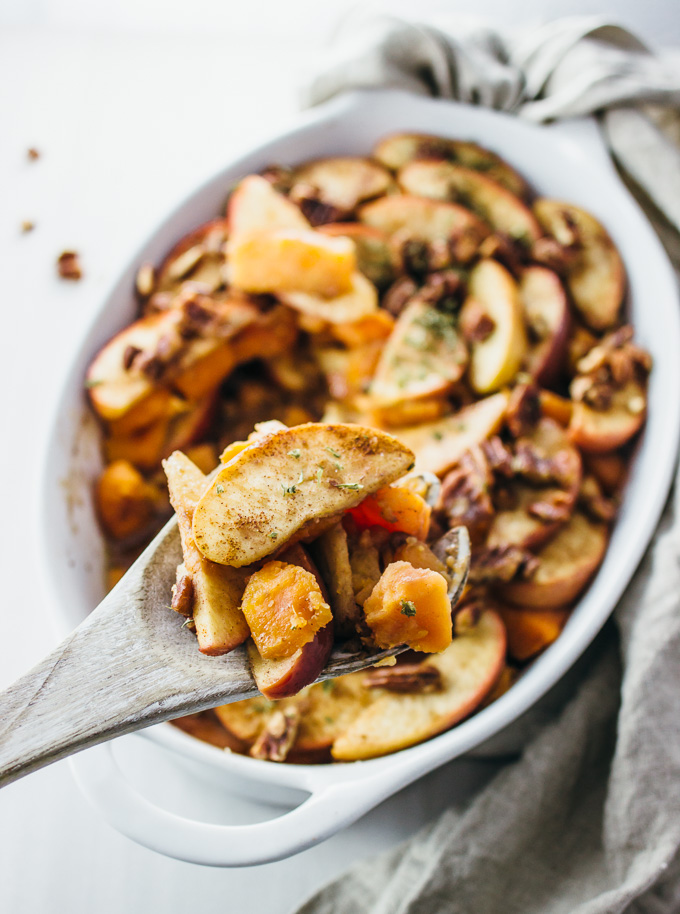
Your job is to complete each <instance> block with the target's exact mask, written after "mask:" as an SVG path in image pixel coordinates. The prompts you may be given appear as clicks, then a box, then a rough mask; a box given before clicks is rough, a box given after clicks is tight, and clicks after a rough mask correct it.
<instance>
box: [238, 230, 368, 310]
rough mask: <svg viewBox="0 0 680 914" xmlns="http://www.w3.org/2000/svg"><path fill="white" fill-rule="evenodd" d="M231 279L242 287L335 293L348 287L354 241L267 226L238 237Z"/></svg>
mask: <svg viewBox="0 0 680 914" xmlns="http://www.w3.org/2000/svg"><path fill="white" fill-rule="evenodd" d="M228 253H229V273H230V279H231V282H232V283H233V285H234V286H236V288H237V289H242V290H243V291H244V292H257V293H262V292H274V293H277V292H306V293H307V294H309V295H321V296H323V297H325V298H332V297H333V296H336V295H341V294H343V293H345V292H349V291H350V289H351V277H352V274H353V273H354V272H355V270H356V253H355V249H354V243H353V242H352V241H350V239H349V238H343V237H337V238H333V237H330V236H328V235H322V234H321V233H320V232H314V231H312V230H311V229H310V230H309V231H307V230H300V229H268V230H261V231H259V232H252V233H250V234H246V235H244V234H242V233H241V234H239V235H237V236H234V238H232V240H231V241H230V242H229V245H228Z"/></svg>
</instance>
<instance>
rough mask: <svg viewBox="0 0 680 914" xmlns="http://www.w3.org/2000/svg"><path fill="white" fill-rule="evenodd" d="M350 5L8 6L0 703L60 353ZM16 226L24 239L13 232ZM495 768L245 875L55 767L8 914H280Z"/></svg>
mask: <svg viewBox="0 0 680 914" xmlns="http://www.w3.org/2000/svg"><path fill="white" fill-rule="evenodd" d="M349 5H350V4H349V3H347V2H345V0H330V2H329V0H324V2H323V3H320V2H315V3H312V2H311V0H293V2H288V3H287V4H281V3H276V4H269V3H264V2H262V0H260V2H252V0H251V2H250V3H247V4H233V5H232V4H231V3H229V2H228V0H225V2H223V3H213V2H212V0H193V2H192V3H191V4H180V3H179V2H174V3H173V2H170V0H167V2H166V3H164V4H162V5H159V4H157V3H154V2H152V0H135V2H132V0H118V3H116V4H107V5H104V4H94V3H92V2H90V3H86V2H85V0H22V2H19V3H11V2H6V0H3V3H2V4H0V87H1V88H0V124H1V125H2V127H1V128H0V201H2V202H1V204H0V252H1V254H0V262H1V263H2V277H3V287H4V288H3V299H2V316H3V325H4V329H5V333H4V334H3V346H2V357H1V358H0V378H1V381H0V385H1V386H0V390H3V391H5V400H4V409H5V417H6V418H5V426H4V427H5V429H6V431H5V433H4V435H3V437H2V442H3V446H2V472H1V473H0V505H2V509H3V513H4V522H3V523H2V524H0V562H1V563H2V566H1V569H2V570H1V573H0V582H1V583H2V599H1V600H0V616H1V619H2V626H3V627H2V637H1V638H0V687H2V686H5V685H7V684H9V683H10V682H11V681H12V680H13V679H15V678H16V677H17V676H19V675H20V674H21V673H22V672H24V671H25V670H27V669H28V668H29V667H30V666H31V665H32V664H33V663H34V662H36V661H37V660H38V659H40V658H41V657H42V656H43V655H44V654H45V653H47V652H48V650H49V649H50V648H51V647H52V646H53V645H54V643H55V639H56V636H55V633H54V632H53V630H52V628H51V623H50V621H49V613H48V611H47V606H46V604H47V602H48V601H49V599H50V596H49V595H46V594H45V593H44V590H43V584H42V581H41V577H40V568H39V564H38V562H37V557H36V552H35V546H34V544H35V543H36V540H37V532H36V531H37V523H38V521H37V517H38V509H39V506H38V505H37V504H36V492H37V486H36V483H35V480H36V478H37V476H38V473H39V469H40V466H39V461H40V454H41V448H42V444H43V435H44V432H45V429H46V427H47V424H48V421H49V417H50V415H51V412H52V409H53V402H54V398H55V396H56V393H57V391H58V388H59V384H60V379H61V377H62V375H63V374H64V372H65V370H66V368H67V366H68V363H69V357H70V353H71V352H72V350H73V349H74V347H75V345H76V343H77V341H78V339H79V338H80V336H81V334H82V332H83V330H84V327H85V326H86V324H87V322H88V320H89V319H90V316H91V315H92V312H93V310H94V309H95V308H96V307H97V305H98V303H99V302H100V301H101V297H102V295H103V293H104V291H105V289H106V288H107V286H108V285H109V283H110V282H111V280H112V279H113V278H114V277H115V276H116V274H117V273H118V272H119V271H120V269H121V267H122V266H123V265H124V264H125V262H126V260H127V259H128V258H129V257H130V256H131V254H132V253H133V252H134V249H135V247H136V246H137V244H138V243H139V242H140V241H141V240H143V238H144V236H145V235H146V234H147V233H148V232H149V231H150V230H151V229H152V228H153V226H154V225H155V223H156V222H157V221H158V220H159V218H160V217H161V216H162V215H163V214H164V213H165V212H166V211H167V210H168V209H169V208H170V207H171V206H172V205H173V204H174V202H176V201H177V200H178V199H180V198H181V197H182V196H183V195H184V194H185V193H187V192H188V191H189V190H190V189H191V188H192V187H193V186H194V185H195V184H196V183H197V182H198V181H200V180H201V179H203V178H204V177H206V176H207V175H209V174H210V173H211V172H213V171H215V170H216V169H218V168H219V167H221V166H222V165H223V163H224V162H225V161H226V160H228V159H229V158H231V157H232V156H233V155H235V154H236V153H237V152H239V151H240V150H244V149H245V148H247V147H248V146H249V145H251V144H252V143H253V142H255V141H257V140H259V139H261V138H264V137H265V136H266V135H268V134H271V133H273V132H275V131H276V130H278V129H279V128H280V127H281V126H284V125H285V123H286V122H287V120H288V119H289V118H290V117H291V116H292V115H293V113H294V112H295V110H296V94H295V87H296V84H297V82H298V81H299V78H300V74H301V71H302V68H303V67H304V66H305V65H306V64H308V63H309V60H310V56H311V54H312V53H313V52H314V50H315V49H316V48H318V46H319V44H320V42H321V40H322V36H323V34H324V33H325V31H326V30H327V28H328V23H329V22H330V21H332V19H333V17H334V16H335V15H336V14H337V13H338V12H339V11H342V10H344V9H346V8H347V7H349ZM99 7H101V9H100V8H99ZM674 7H675V4H674V3H673V2H670V0H669V2H663V3H662V2H656V3H651V4H646V6H645V10H644V19H643V20H642V21H641V22H640V28H641V30H642V32H643V34H644V35H645V36H646V37H648V38H649V39H651V40H654V39H656V40H658V41H660V42H664V43H671V42H673V41H675V42H678V41H680V22H679V21H678V19H677V14H674V13H673V10H674ZM227 8H228V9H229V14H227V12H226V10H227ZM478 9H479V11H480V12H484V11H487V10H488V11H490V12H492V13H498V15H499V16H501V18H503V19H507V18H508V4H507V3H506V2H505V0H504V3H503V4H500V3H498V2H496V0H487V2H486V3H482V4H481V5H479V4H478ZM542 9H544V10H545V11H546V14H547V15H550V13H551V11H552V13H553V14H555V15H556V14H557V13H559V12H564V11H566V12H577V11H579V12H580V11H588V12H592V11H593V10H597V9H598V7H597V5H595V6H593V4H589V3H588V2H581V3H579V4H574V3H571V4H565V3H560V2H555V0H554V2H552V3H551V4H550V5H549V6H546V4H545V3H543V4H542ZM617 9H618V15H619V18H622V19H624V20H625V21H628V22H629V23H630V22H635V21H636V17H637V19H638V21H639V20H640V17H641V16H642V15H643V14H642V13H641V12H640V11H639V10H637V8H636V7H635V6H634V5H633V4H632V2H628V3H626V4H625V5H624V6H623V8H622V5H621V4H619V5H618V7H617ZM536 10H537V8H528V11H529V12H531V13H534V12H536ZM29 146H36V147H37V148H38V149H39V150H40V151H41V153H42V155H41V158H40V159H39V160H38V161H37V162H33V163H31V162H28V160H27V158H26V150H27V148H28V147H29ZM25 219H30V220H33V221H34V222H35V223H36V228H35V231H33V232H32V233H30V234H27V235H22V234H21V233H20V230H19V227H20V224H21V222H22V221H23V220H25ZM70 247H73V248H75V249H77V250H78V251H80V252H81V255H82V260H83V265H84V269H85V273H86V275H85V278H84V279H83V281H82V282H80V283H64V282H62V281H59V280H58V279H57V278H56V277H55V268H54V262H55V259H56V257H57V255H58V254H59V253H60V252H61V251H62V250H64V249H65V248H70ZM118 751H119V752H120V753H121V758H122V759H123V761H124V764H125V766H126V767H127V768H128V769H129V770H130V771H131V772H133V773H134V774H133V776H134V777H135V778H136V779H137V780H138V782H139V783H140V784H143V785H144V788H145V789H146V790H148V791H149V792H150V794H152V795H153V796H152V798H153V799H155V800H157V801H159V802H164V803H166V804H167V805H168V806H169V807H170V808H173V809H175V810H176V811H180V812H186V813H190V814H193V815H198V816H201V815H204V816H205V817H206V818H208V819H210V820H212V821H224V822H228V821H234V822H235V821H251V820H252V821H254V820H255V819H257V818H260V817H262V816H265V815H271V814H272V810H270V809H266V808H264V807H258V806H256V805H255V804H253V803H250V802H247V801H244V800H241V799H239V798H238V797H233V796H232V795H230V794H229V793H228V790H227V789H226V788H227V786H228V785H223V784H220V783H218V782H217V781H216V780H215V775H210V774H202V773H200V772H187V765H186V763H185V762H180V761H178V760H176V759H174V758H173V757H170V756H169V755H167V754H166V753H164V752H163V751H161V750H160V749H159V748H158V747H155V746H153V745H151V744H150V743H149V742H148V741H146V740H144V739H142V738H140V737H127V738H125V739H124V740H121V741H120V745H119V750H118ZM496 768H497V766H496V765H495V764H492V763H489V762H472V761H461V762H457V763H453V764H452V765H449V766H447V767H446V768H444V769H442V770H441V771H440V772H436V773H434V774H433V775H431V776H430V777H429V778H427V779H425V780H424V781H421V782H420V783H419V784H416V785H413V786H412V787H411V788H409V789H407V790H406V791H404V792H402V793H401V794H399V795H398V796H397V797H395V798H393V799H392V800H390V801H388V802H386V803H384V804H383V805H382V806H381V807H379V808H378V809H377V810H375V811H374V812H373V813H371V814H369V815H368V816H366V817H365V818H364V819H363V820H362V821H361V822H359V823H357V824H356V825H355V826H353V827H352V828H350V829H348V830H347V831H346V832H344V833H343V834H340V835H338V836H336V837H335V838H332V839H331V840H330V841H328V842H326V843H325V844H324V845H321V846H319V847H317V848H313V849H311V850H309V851H307V852H305V853H303V854H301V855H299V856H297V857H295V858H292V859H290V860H287V861H282V862H280V863H275V864H270V865H267V866H264V867H260V868H257V869H236V870H210V869H207V868H199V867H196V866H192V865H190V864H185V863H180V862H177V861H174V860H169V859H166V858H163V857H161V856H159V855H157V854H155V853H153V852H151V851H148V850H146V849H144V848H141V847H138V846H136V845H134V844H133V843H132V842H130V841H128V840H127V839H126V838H123V837H122V836H120V835H119V834H117V833H116V832H114V831H113V830H112V829H110V828H109V827H108V826H107V825H106V824H105V823H103V822H102V821H101V820H100V819H99V818H98V816H97V815H96V814H95V813H94V812H93V811H92V810H91V809H90V808H89V806H88V805H87V803H86V802H85V800H84V799H83V798H82V796H81V795H80V793H79V791H78V789H77V788H76V786H75V784H74V782H73V780H72V777H71V773H70V770H69V767H68V763H66V762H61V763H58V764H56V765H54V766H52V767H51V768H48V769H45V770H43V771H40V772H38V773H36V774H34V775H32V776H31V777H30V778H27V779H25V780H23V781H19V782H18V783H16V784H13V785H10V786H9V787H7V788H5V789H4V790H3V791H2V792H1V793H0V911H2V912H8V914H9V912H11V914H33V912H36V914H38V912H40V914H52V912H57V914H61V912H69V914H86V912H87V914H89V912H92V911H95V910H96V911H97V912H98V914H114V912H115V914H118V912H129V914H137V912H139V914H141V912H149V911H154V912H155V911H161V910H162V911H163V912H165V914H180V912H182V914H184V912H186V911H188V910H191V911H192V912H204V911H212V910H215V911H216V910H220V911H230V912H231V911H234V912H236V911H249V912H254V914H265V912H266V914H284V912H287V911H291V910H293V909H294V908H295V907H296V906H297V905H298V904H300V903H301V902H302V901H303V900H304V899H305V898H306V897H307V896H308V895H310V894H311V893H312V892H313V891H314V889H315V888H317V887H319V886H320V885H322V884H323V883H324V882H326V881H327V880H329V879H330V878H332V877H333V876H335V875H336V874H339V873H340V872H341V871H342V870H343V869H345V868H346V867H347V866H349V865H350V864H351V863H352V862H353V861H355V860H358V859H361V858H363V857H366V856H367V855H369V854H371V853H374V852H376V851H378V850H380V849H382V848H387V847H391V846H393V845H394V844H395V843H396V842H398V841H399V840H401V839H403V838H405V837H407V836H408V835H410V834H411V833H413V831H414V830H415V829H416V828H418V827H419V826H420V825H422V824H423V823H425V822H427V821H428V820H430V819H431V818H432V817H433V816H434V815H436V812H437V810H438V809H439V808H441V805H442V803H443V802H447V803H450V802H457V803H462V802H464V800H465V798H466V797H467V796H469V795H470V794H471V793H472V792H473V791H474V790H476V789H477V788H478V787H479V786H480V785H481V784H483V783H484V782H486V781H487V780H488V778H489V777H490V776H491V775H492V774H493V772H494V770H496ZM188 773H189V775H190V776H187V774H188Z"/></svg>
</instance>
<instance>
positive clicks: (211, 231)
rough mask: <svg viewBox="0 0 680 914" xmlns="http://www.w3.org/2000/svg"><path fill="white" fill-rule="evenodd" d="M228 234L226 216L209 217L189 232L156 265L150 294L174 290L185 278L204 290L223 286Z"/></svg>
mask: <svg viewBox="0 0 680 914" xmlns="http://www.w3.org/2000/svg"><path fill="white" fill-rule="evenodd" d="M228 237H229V222H228V220H227V219H212V220H211V221H210V222H206V223H205V224H204V225H201V226H199V227H198V228H197V229H194V230H193V232H189V234H188V235H185V236H184V237H183V238H182V240H181V241H179V242H178V243H177V244H176V245H175V247H174V248H173V249H172V250H171V251H170V253H169V254H168V255H167V257H166V258H165V260H164V261H163V263H162V264H161V266H160V267H159V269H158V273H157V276H156V280H155V283H154V285H153V288H152V290H151V291H150V292H149V295H150V294H151V292H153V293H154V294H155V293H157V292H160V293H165V292H170V293H176V292H178V291H179V290H180V288H181V286H182V284H183V283H184V282H187V281H190V282H191V283H192V285H194V287H195V288H197V289H200V290H201V291H202V292H206V293H211V292H214V291H215V290H216V289H219V288H220V287H221V286H224V285H225V284H226V273H225V264H226V255H225V245H226V242H227V238H228ZM145 297H149V296H145Z"/></svg>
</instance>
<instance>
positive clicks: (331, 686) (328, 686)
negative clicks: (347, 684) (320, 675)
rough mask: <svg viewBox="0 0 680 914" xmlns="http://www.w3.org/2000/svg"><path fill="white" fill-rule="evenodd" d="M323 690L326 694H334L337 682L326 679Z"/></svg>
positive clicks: (322, 686)
mask: <svg viewBox="0 0 680 914" xmlns="http://www.w3.org/2000/svg"><path fill="white" fill-rule="evenodd" d="M321 688H322V689H323V690H324V692H332V691H333V689H334V688H335V680H334V679H324V681H323V682H322V683H321Z"/></svg>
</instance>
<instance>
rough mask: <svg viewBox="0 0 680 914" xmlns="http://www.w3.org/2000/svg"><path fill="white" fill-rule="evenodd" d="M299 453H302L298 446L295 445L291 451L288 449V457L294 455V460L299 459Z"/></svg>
mask: <svg viewBox="0 0 680 914" xmlns="http://www.w3.org/2000/svg"><path fill="white" fill-rule="evenodd" d="M301 453H302V452H301V451H300V448H299V447H296V448H293V450H292V451H288V456H289V457H295V459H296V460H299V459H300V455H301Z"/></svg>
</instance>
